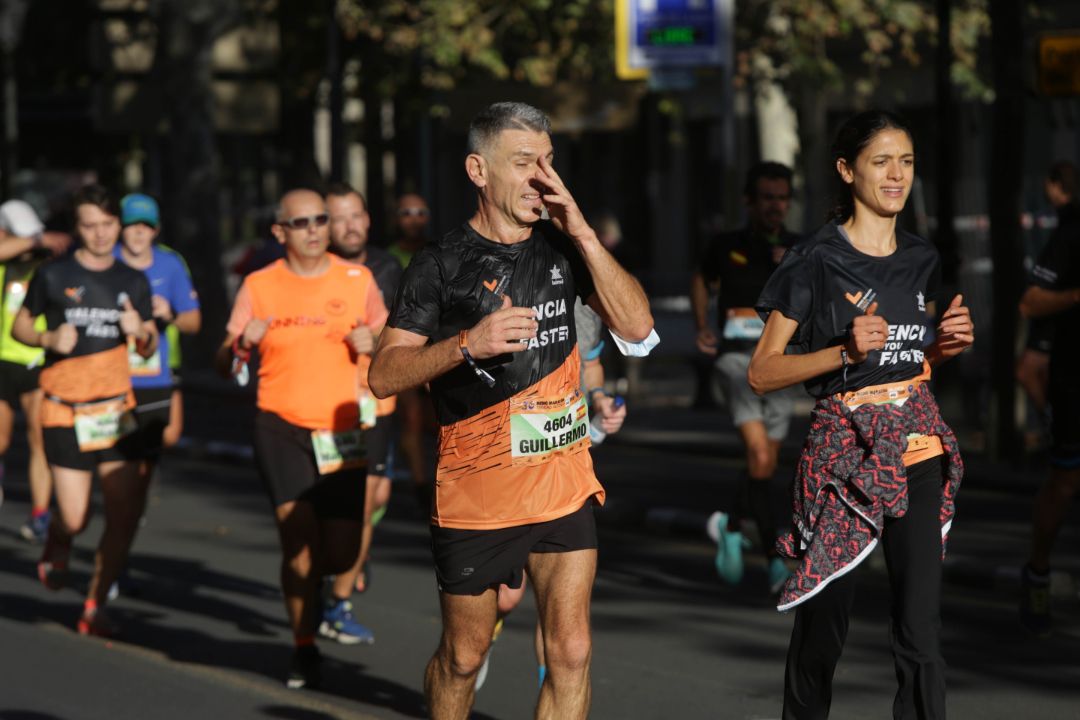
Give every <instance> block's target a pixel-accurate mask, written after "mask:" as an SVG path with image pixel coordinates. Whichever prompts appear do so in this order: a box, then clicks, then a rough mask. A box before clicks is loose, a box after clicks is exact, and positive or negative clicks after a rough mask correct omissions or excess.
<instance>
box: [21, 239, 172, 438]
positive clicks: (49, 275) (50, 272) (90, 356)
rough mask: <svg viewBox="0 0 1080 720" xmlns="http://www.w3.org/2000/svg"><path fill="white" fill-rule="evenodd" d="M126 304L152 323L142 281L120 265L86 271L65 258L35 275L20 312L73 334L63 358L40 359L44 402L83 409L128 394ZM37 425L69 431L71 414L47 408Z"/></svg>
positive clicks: (57, 407) (145, 283)
mask: <svg viewBox="0 0 1080 720" xmlns="http://www.w3.org/2000/svg"><path fill="white" fill-rule="evenodd" d="M125 299H127V300H130V301H131V304H132V306H133V307H134V308H135V310H136V311H137V312H138V313H139V316H140V317H142V319H143V320H149V319H150V318H151V317H152V312H151V302H150V283H149V282H148V281H147V279H146V275H144V274H143V273H142V272H140V271H139V270H134V269H132V268H130V267H128V266H127V265H124V264H123V263H121V262H115V261H114V262H113V264H112V265H110V266H109V267H108V268H106V269H104V270H90V269H88V268H86V267H84V266H83V265H82V264H81V263H79V261H78V260H76V259H75V257H74V256H69V257H66V258H63V259H60V260H57V261H55V262H51V263H46V264H45V265H42V266H41V267H40V268H39V269H38V271H37V272H36V273H35V274H34V277H33V279H32V280H31V281H30V287H29V288H28V289H27V291H26V299H25V300H24V301H23V307H25V308H26V309H27V310H29V311H30V314H31V315H33V316H35V317H36V316H38V315H44V316H45V321H46V323H47V325H48V328H49V329H50V330H55V329H56V328H58V327H59V326H60V325H61V324H63V323H67V324H69V325H72V326H74V327H75V330H76V331H77V333H78V341H77V342H76V343H75V348H74V349H73V350H72V351H71V353H69V354H68V355H59V354H57V353H53V352H47V353H46V354H45V369H44V370H43V371H42V373H41V387H42V389H43V390H44V391H45V394H46V397H48V396H52V397H53V398H57V399H60V400H63V401H64V402H66V403H83V402H91V401H94V400H102V399H106V398H111V397H117V396H121V395H129V394H130V392H131V375H130V371H129V368H128V358H127V337H126V336H125V335H124V333H123V331H122V330H121V329H120V314H121V313H122V312H123V310H124V300H125ZM42 423H43V425H44V426H46V427H56V426H66V425H70V424H71V411H70V408H67V407H66V406H62V405H60V404H58V403H52V402H50V403H46V405H45V406H44V407H43V408H42Z"/></svg>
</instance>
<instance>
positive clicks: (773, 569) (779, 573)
mask: <svg viewBox="0 0 1080 720" xmlns="http://www.w3.org/2000/svg"><path fill="white" fill-rule="evenodd" d="M789 577H791V571H790V570H788V566H787V565H785V564H784V561H783V560H781V559H780V558H778V557H774V558H773V559H772V560H770V561H769V592H771V593H772V594H773V595H776V594H777V593H778V592H780V591H781V590H783V589H784V583H786V582H787V581H788V578H789Z"/></svg>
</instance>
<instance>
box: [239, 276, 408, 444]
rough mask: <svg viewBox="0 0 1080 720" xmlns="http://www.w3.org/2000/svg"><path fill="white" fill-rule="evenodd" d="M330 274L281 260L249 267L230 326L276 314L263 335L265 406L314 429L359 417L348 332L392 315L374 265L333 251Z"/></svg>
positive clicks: (261, 400)
mask: <svg viewBox="0 0 1080 720" xmlns="http://www.w3.org/2000/svg"><path fill="white" fill-rule="evenodd" d="M328 257H329V259H330V266H329V268H328V269H327V271H326V272H324V273H323V274H322V275H318V276H314V277H303V276H300V275H297V274H296V273H294V272H293V271H292V270H290V269H289V267H288V266H287V265H286V264H285V261H284V260H278V261H277V262H275V263H273V264H272V265H270V266H268V267H266V268H264V269H262V270H259V271H257V272H254V273H252V274H251V275H249V276H248V277H247V278H246V279H245V280H244V284H243V285H242V286H241V288H240V292H239V293H238V294H237V296H236V304H235V305H234V306H233V312H232V316H231V317H230V318H229V324H228V332H229V334H230V335H231V336H239V335H241V334H243V332H244V328H245V327H246V326H247V323H248V321H249V320H251V319H252V318H262V319H270V327H269V328H268V329H267V331H266V335H265V336H264V337H263V339H262V341H261V342H260V343H259V391H258V400H257V404H258V406H259V409H260V410H265V411H267V412H272V413H274V414H275V415H278V416H280V417H281V418H283V419H284V420H286V421H287V422H290V423H292V424H293V425H297V426H299V427H304V428H308V429H311V430H335V431H341V430H348V429H351V428H354V427H356V426H357V425H358V423H359V408H358V405H357V400H358V392H359V390H360V385H361V383H360V373H359V370H358V367H357V357H356V354H355V353H353V352H352V349H351V348H350V347H349V345H348V343H346V342H345V336H346V335H347V334H348V333H349V332H350V331H351V330H352V329H353V328H355V327H357V326H358V325H361V324H362V325H367V326H368V327H370V328H372V330H378V329H379V328H381V327H382V325H383V324H384V323H385V322H386V317H387V315H388V313H387V310H386V305H385V304H383V300H382V294H381V293H380V292H379V289H378V287H377V286H376V285H375V279H374V277H373V276H372V274H371V271H370V270H368V269H367V268H366V267H363V266H360V265H350V264H348V263H345V262H343V261H342V260H339V259H338V258H336V257H334V256H332V255H331V256H328Z"/></svg>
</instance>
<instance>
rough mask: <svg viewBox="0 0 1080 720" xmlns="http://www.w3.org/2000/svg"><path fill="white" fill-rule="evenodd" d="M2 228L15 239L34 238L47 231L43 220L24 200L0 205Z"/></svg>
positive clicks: (9, 201)
mask: <svg viewBox="0 0 1080 720" xmlns="http://www.w3.org/2000/svg"><path fill="white" fill-rule="evenodd" d="M0 228H2V229H3V230H4V231H5V232H8V233H10V234H12V235H14V236H15V237H23V238H28V237H34V236H36V235H40V234H41V232H42V231H43V230H44V229H45V226H44V225H43V224H42V222H41V218H39V217H38V215H37V213H36V212H34V208H32V207H30V203H28V202H26V201H24V200H8V201H7V202H6V203H4V204H3V205H0Z"/></svg>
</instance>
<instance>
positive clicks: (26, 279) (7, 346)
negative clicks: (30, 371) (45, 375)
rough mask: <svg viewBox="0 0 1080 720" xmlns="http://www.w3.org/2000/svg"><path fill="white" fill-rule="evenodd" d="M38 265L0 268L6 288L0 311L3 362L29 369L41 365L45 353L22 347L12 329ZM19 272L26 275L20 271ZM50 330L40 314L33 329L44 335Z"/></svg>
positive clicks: (25, 346)
mask: <svg viewBox="0 0 1080 720" xmlns="http://www.w3.org/2000/svg"><path fill="white" fill-rule="evenodd" d="M37 266H38V263H36V262H32V263H8V264H5V265H0V287H2V288H3V311H2V312H0V360H2V361H4V362H11V363H18V364H19V365H25V366H26V367H34V366H35V365H40V364H41V363H42V362H43V361H44V359H45V351H44V350H43V349H41V348H39V347H30V346H29V345H23V344H22V343H21V342H19V341H18V340H16V339H15V338H13V337H11V329H12V327H14V325H15V316H16V315H17V314H18V312H19V309H20V308H21V307H22V304H23V298H25V297H26V289H27V288H28V287H29V286H30V278H31V277H32V276H33V274H34V270H35V269H36V268H37ZM20 269H21V270H23V272H19V270H20ZM9 274H10V277H9ZM47 327H48V326H47V325H46V324H45V316H44V315H39V316H38V317H37V318H36V319H35V320H34V328H35V329H36V330H37V331H38V332H45V330H46V329H47Z"/></svg>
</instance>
